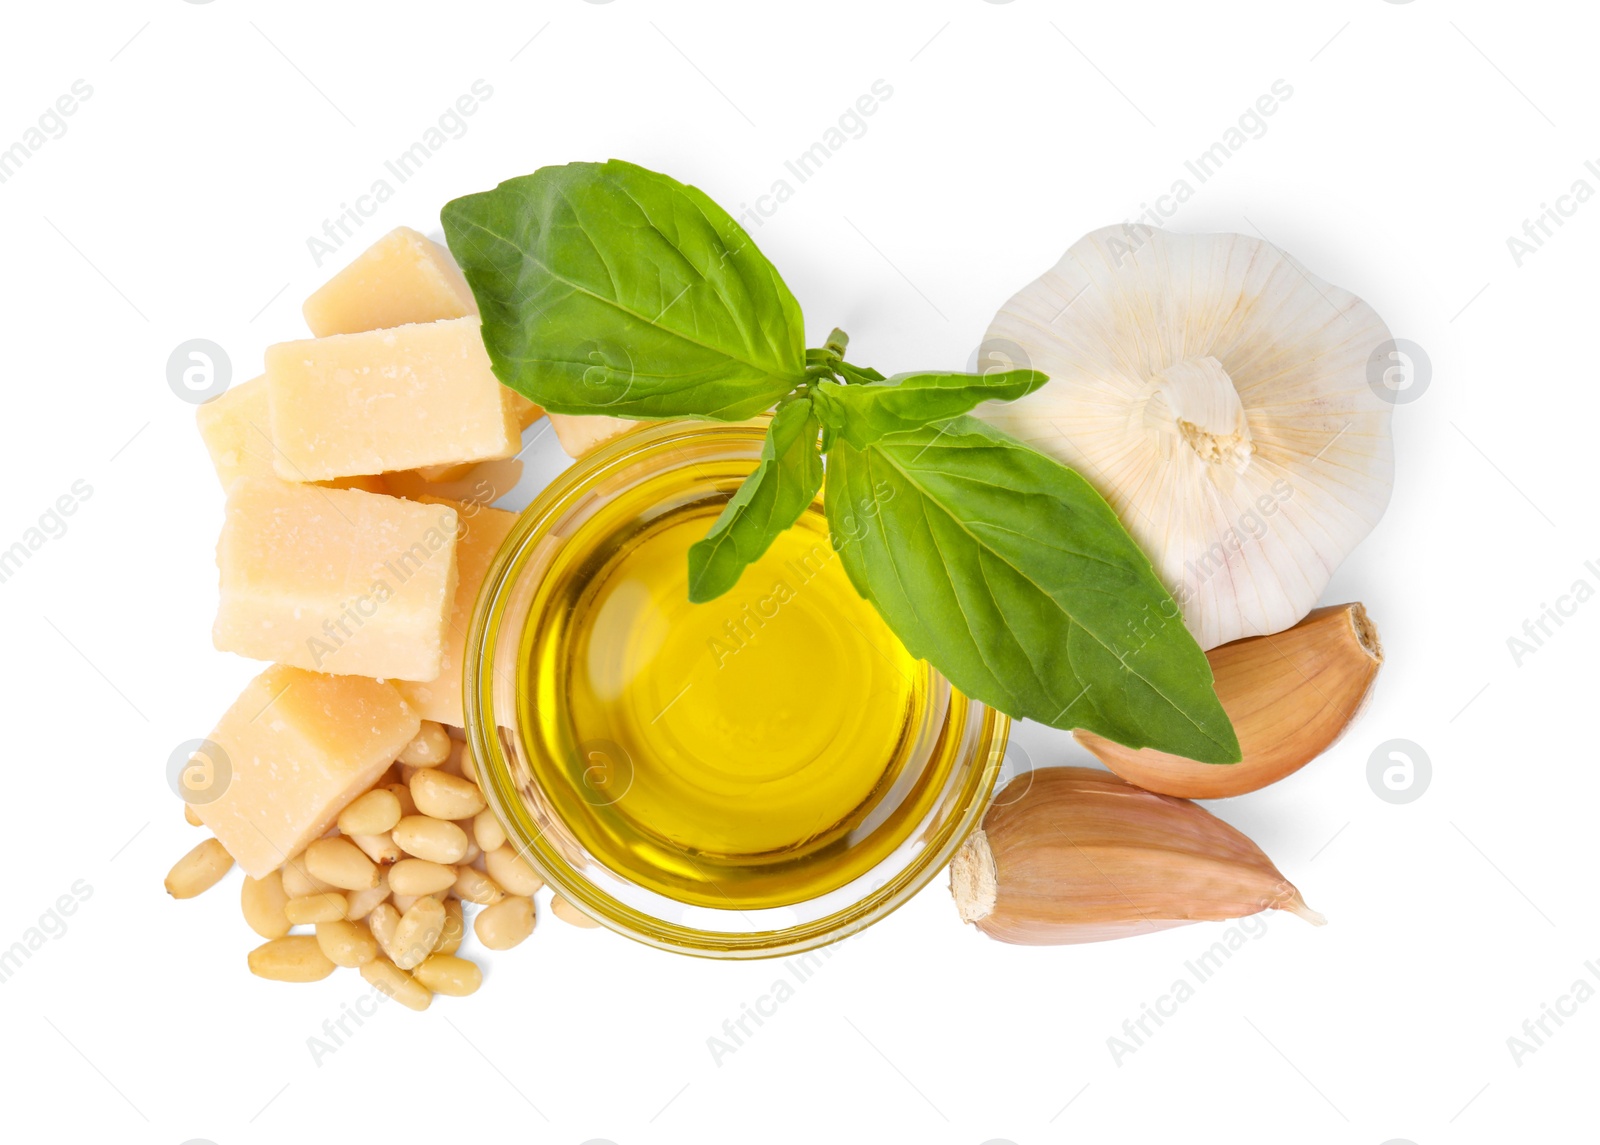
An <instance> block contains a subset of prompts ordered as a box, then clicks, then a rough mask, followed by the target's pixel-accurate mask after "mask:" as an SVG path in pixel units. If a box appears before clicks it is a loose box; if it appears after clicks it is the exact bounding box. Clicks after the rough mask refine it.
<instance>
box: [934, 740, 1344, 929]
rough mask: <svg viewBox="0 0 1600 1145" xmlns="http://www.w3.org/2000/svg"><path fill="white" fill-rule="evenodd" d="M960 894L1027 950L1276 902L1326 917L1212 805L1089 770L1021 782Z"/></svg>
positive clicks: (960, 858) (1003, 799)
mask: <svg viewBox="0 0 1600 1145" xmlns="http://www.w3.org/2000/svg"><path fill="white" fill-rule="evenodd" d="M1017 788H1022V789H1023V790H1022V793H1021V794H1020V795H1018V794H1017V793H1016V789H1017ZM950 893H951V894H952V895H953V896H954V897H955V900H956V906H957V907H958V909H959V910H960V912H961V918H962V920H963V921H965V922H970V923H973V924H974V925H976V926H977V928H978V929H979V930H981V931H983V932H984V933H985V934H987V935H988V936H989V937H990V938H995V939H999V940H1000V941H1001V942H1011V943H1018V944H1021V945H1026V946H1056V945H1065V944H1069V943H1078V942H1100V941H1103V940H1104V939H1108V938H1121V937H1124V936H1127V935H1134V934H1148V933H1153V932H1154V931H1158V930H1166V929H1167V928H1169V927H1174V926H1183V925H1185V924H1186V923H1191V922H1202V921H1208V920H1220V919H1228V918H1243V917H1244V916H1245V915H1250V914H1255V913H1256V912H1258V911H1262V910H1267V909H1269V908H1270V909H1274V910H1287V911H1290V912H1291V913H1294V914H1298V915H1299V916H1300V917H1302V918H1304V919H1306V920H1307V921H1309V922H1312V923H1315V924H1317V925H1319V926H1320V925H1321V924H1322V922H1323V918H1322V916H1321V915H1319V914H1317V913H1316V912H1315V911H1313V910H1311V909H1310V908H1309V907H1307V906H1306V904H1305V900H1304V899H1302V898H1301V897H1300V892H1299V891H1297V890H1296V889H1295V888H1294V887H1293V886H1292V885H1291V884H1290V883H1289V882H1288V881H1287V880H1286V879H1285V878H1284V877H1283V876H1282V875H1281V874H1279V873H1278V869H1277V868H1276V867H1274V866H1273V865H1272V862H1271V860H1269V859H1268V858H1267V857H1266V855H1264V854H1262V853H1261V849H1260V848H1259V847H1257V846H1256V845H1255V844H1254V843H1252V842H1251V841H1250V840H1249V839H1247V838H1245V837H1244V836H1243V835H1242V834H1240V833H1239V832H1238V831H1236V830H1234V829H1233V828H1232V827H1230V826H1228V825H1227V824H1226V823H1224V822H1223V821H1222V820H1220V819H1218V818H1217V817H1216V816H1214V815H1212V814H1211V813H1209V812H1208V811H1206V810H1205V809H1204V808H1202V807H1199V806H1196V805H1195V804H1193V803H1190V802H1189V801H1188V800H1186V799H1173V798H1171V797H1169V796H1166V795H1155V794H1153V793H1151V792H1148V791H1141V790H1140V789H1139V788H1137V787H1134V786H1133V785H1132V784H1130V783H1126V782H1124V781H1123V780H1121V779H1118V778H1117V777H1116V776H1114V775H1110V774H1108V773H1106V772H1103V771H1095V770H1092V769H1090V768H1083V767H1050V768H1044V769H1042V770H1039V771H1034V772H1029V773H1025V774H1023V775H1020V776H1018V777H1017V778H1016V779H1014V780H1012V781H1011V783H1010V784H1009V785H1008V786H1007V787H1006V789H1005V791H1002V792H1001V793H1000V795H999V796H997V797H996V799H995V802H994V805H993V806H992V807H990V808H989V811H988V813H987V814H986V815H985V816H984V820H983V827H982V829H980V830H978V831H975V832H974V833H973V834H972V835H971V836H970V837H969V838H968V839H967V841H966V842H965V843H964V844H962V847H961V850H959V851H958V852H957V853H956V857H955V858H954V859H953V860H951V863H950Z"/></svg>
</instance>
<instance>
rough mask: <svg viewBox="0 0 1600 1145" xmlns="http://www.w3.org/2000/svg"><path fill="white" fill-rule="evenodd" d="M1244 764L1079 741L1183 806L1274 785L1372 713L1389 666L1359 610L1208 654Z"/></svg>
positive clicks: (1328, 613)
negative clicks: (1369, 707)
mask: <svg viewBox="0 0 1600 1145" xmlns="http://www.w3.org/2000/svg"><path fill="white" fill-rule="evenodd" d="M1206 658H1207V659H1208V660H1210V661H1211V674H1212V677H1213V679H1214V682H1215V686H1216V690H1217V698H1218V699H1219V700H1221V701H1222V707H1223V710H1224V711H1226V712H1227V713H1228V718H1229V719H1230V720H1232V721H1233V730H1234V731H1235V732H1236V733H1237V734H1238V736H1239V748H1240V750H1241V752H1243V756H1244V758H1243V759H1241V760H1240V761H1239V762H1238V763H1232V764H1210V763H1196V762H1195V761H1194V760H1192V759H1184V758H1183V757H1182V756H1178V755H1168V754H1167V753H1166V752H1161V751H1150V750H1148V749H1146V750H1142V751H1135V750H1133V749H1130V748H1126V747H1123V746H1122V745H1121V744H1116V743H1112V742H1111V741H1110V740H1108V739H1105V738H1103V737H1101V736H1097V735H1095V734H1094V733H1093V732H1086V731H1077V732H1074V733H1073V735H1074V736H1075V737H1076V738H1077V740H1078V742H1079V743H1081V744H1082V745H1083V746H1084V747H1086V748H1088V749H1089V750H1090V751H1091V752H1093V753H1094V755H1095V757H1096V758H1097V759H1099V760H1100V762H1101V763H1103V764H1105V765H1106V766H1107V767H1109V768H1110V769H1111V770H1112V771H1114V772H1116V773H1117V774H1118V775H1120V776H1121V777H1122V778H1123V779H1126V780H1128V781H1129V782H1130V783H1136V784H1138V785H1139V786H1140V787H1142V788H1144V789H1145V790H1146V791H1155V792H1158V793H1160V794H1162V795H1177V796H1181V797H1183V798H1185V799H1224V798H1227V797H1228V796H1231V795H1243V794H1244V793H1246V792H1248V791H1256V790H1259V789H1260V788H1263V787H1265V786H1267V785H1268V784H1269V783H1276V782H1277V781H1278V780H1280V779H1282V778H1283V777H1284V776H1286V775H1291V774H1293V773H1294V772H1296V771H1298V770H1300V768H1302V767H1304V766H1305V765H1306V764H1308V763H1310V762H1311V761H1312V760H1313V759H1315V758H1317V756H1319V755H1321V754H1322V753H1323V752H1325V751H1327V750H1328V748H1330V747H1332V746H1333V745H1334V744H1335V743H1337V742H1338V740H1339V737H1340V736H1342V735H1344V733H1345V731H1346V730H1347V729H1348V728H1349V727H1350V725H1351V724H1353V723H1354V722H1355V720H1356V718H1357V717H1358V716H1359V715H1360V714H1361V712H1362V710H1363V709H1364V708H1365V707H1366V701H1367V699H1368V697H1369V696H1370V695H1371V692H1372V684H1373V681H1374V680H1376V679H1377V675H1378V668H1379V667H1380V666H1381V665H1382V664H1383V649H1382V648H1381V647H1380V645H1379V643H1378V630H1377V629H1376V628H1375V627H1374V626H1373V624H1372V621H1371V619H1370V618H1369V617H1368V616H1367V610H1366V609H1365V608H1363V607H1362V606H1361V605H1360V604H1340V605H1334V606H1332V607H1329V608H1319V609H1317V610H1315V611H1314V612H1312V613H1311V615H1309V616H1307V617H1306V618H1305V619H1304V620H1302V621H1301V622H1300V623H1299V624H1297V625H1295V626H1294V627H1293V628H1291V629H1289V630H1287V631H1286V632H1279V633H1276V634H1275V635H1272V636H1252V637H1250V638H1249V639H1247V640H1236V641H1234V642H1233V643H1232V644H1224V645H1223V646H1222V647H1220V648H1213V649H1212V650H1211V651H1210V652H1208V653H1206Z"/></svg>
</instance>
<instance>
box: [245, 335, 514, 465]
mask: <svg viewBox="0 0 1600 1145" xmlns="http://www.w3.org/2000/svg"><path fill="white" fill-rule="evenodd" d="M266 360H267V387H268V392H269V394H270V396H271V405H272V442H273V445H274V446H275V447H276V455H275V457H274V459H273V463H274V466H275V467H276V470H277V473H278V476H279V477H282V478H284V479H285V480H289V481H319V480H325V479H327V478H330V477H346V476H350V475H352V474H357V473H384V472H386V471H388V470H391V469H417V468H419V467H421V466H424V465H450V464H454V463H456V462H461V461H487V460H490V459H492V458H498V457H511V456H512V455H514V454H515V453H516V452H517V450H518V449H519V448H521V445H522V429H521V427H520V426H519V425H518V424H517V415H516V411H515V409H514V408H513V406H512V403H511V402H510V400H509V398H508V397H507V396H506V395H507V394H509V393H510V392H511V391H510V390H508V389H506V387H504V386H502V385H501V384H500V380H499V379H498V378H496V377H495V376H494V373H493V372H492V371H491V370H490V368H489V355H488V352H487V351H485V350H484V348H483V340H482V338H481V337H480V336H479V334H478V320H477V319H476V318H455V319H451V320H449V321H445V322H426V323H420V324H417V325H413V326H396V327H393V328H391V329H386V330H369V331H367V332H366V333H363V334H336V335H334V336H333V337H331V338H317V339H312V340H307V341H303V342H280V343H279V344H278V345H276V346H269V347H267V353H266Z"/></svg>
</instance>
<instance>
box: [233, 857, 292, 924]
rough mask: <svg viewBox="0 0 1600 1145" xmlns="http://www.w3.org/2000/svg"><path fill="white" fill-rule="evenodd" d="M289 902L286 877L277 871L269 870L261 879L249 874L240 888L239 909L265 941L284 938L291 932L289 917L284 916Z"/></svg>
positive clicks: (246, 920)
mask: <svg viewBox="0 0 1600 1145" xmlns="http://www.w3.org/2000/svg"><path fill="white" fill-rule="evenodd" d="M288 901H289V896H288V895H287V894H285V893H284V890H283V876H282V875H281V874H279V873H278V872H277V871H269V872H267V874H266V875H264V876H262V877H261V878H259V879H252V878H251V877H250V876H249V875H246V876H245V877H244V885H243V886H242V887H240V888H239V910H240V912H241V913H243V915H244V920H245V922H247V923H249V924H250V929H251V930H253V931H255V932H256V933H257V934H259V935H260V936H261V937H262V938H282V937H283V936H284V935H286V934H288V933H289V916H288V915H286V914H284V913H283V908H284V905H285V904H286V903H288Z"/></svg>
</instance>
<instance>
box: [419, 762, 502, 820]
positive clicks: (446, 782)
mask: <svg viewBox="0 0 1600 1145" xmlns="http://www.w3.org/2000/svg"><path fill="white" fill-rule="evenodd" d="M411 798H412V799H414V800H415V801H416V804H417V810H418V811H420V812H422V813H423V814H424V815H432V816H433V817H434V818H435V819H470V818H472V817H473V816H474V815H476V814H477V813H478V812H480V811H482V810H483V809H484V807H485V806H486V804H485V803H484V801H483V792H481V791H479V790H478V789H477V787H476V786H474V785H473V784H471V783H468V782H467V781H466V780H465V779H459V778H457V777H456V776H454V775H446V774H445V773H444V772H442V771H439V770H437V769H436V768H431V767H425V768H423V769H422V770H421V771H418V772H416V773H415V774H414V775H412V777H411Z"/></svg>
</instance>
